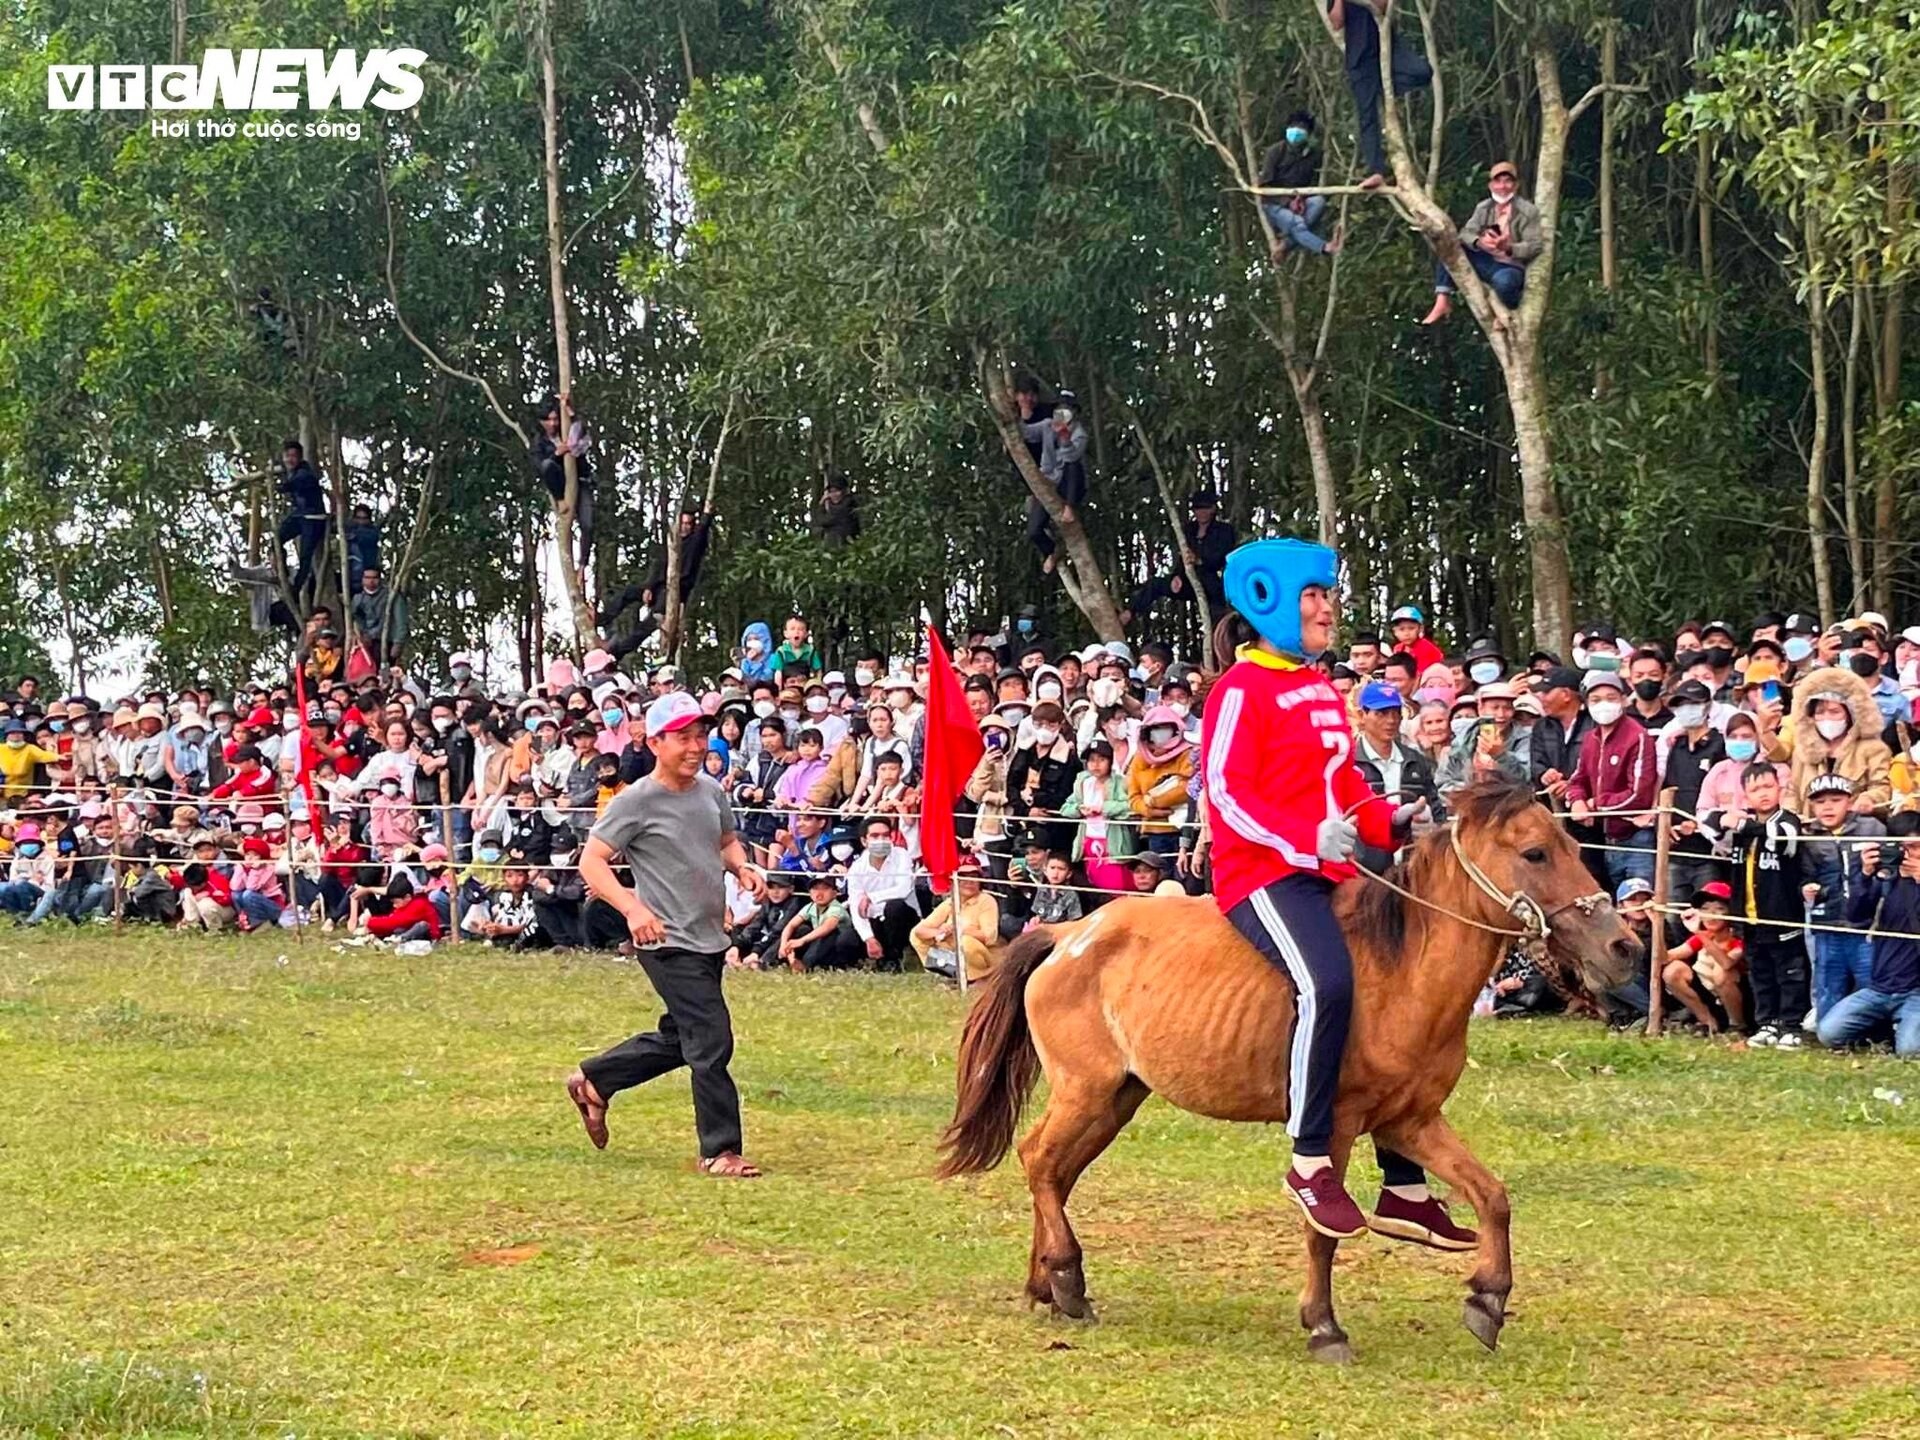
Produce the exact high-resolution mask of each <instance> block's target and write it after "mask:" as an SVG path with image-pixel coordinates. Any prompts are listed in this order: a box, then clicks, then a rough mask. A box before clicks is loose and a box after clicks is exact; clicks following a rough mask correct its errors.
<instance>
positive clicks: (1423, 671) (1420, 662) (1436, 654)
mask: <svg viewBox="0 0 1920 1440" xmlns="http://www.w3.org/2000/svg"><path fill="white" fill-rule="evenodd" d="M1393 653H1394V654H1396V655H1411V656H1413V663H1414V666H1415V669H1414V672H1413V678H1414V683H1415V684H1418V683H1419V682H1420V681H1421V680H1424V679H1425V678H1426V675H1427V667H1428V666H1430V665H1445V664H1446V663H1447V657H1446V656H1445V655H1444V654H1443V653H1442V652H1441V649H1440V647H1439V646H1438V645H1436V644H1434V643H1433V641H1431V640H1429V639H1428V638H1427V637H1426V636H1424V635H1422V636H1421V637H1420V638H1419V639H1417V640H1415V641H1414V642H1413V644H1411V645H1396V646H1394V647H1393Z"/></svg>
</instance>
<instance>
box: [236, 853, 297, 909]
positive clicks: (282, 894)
mask: <svg viewBox="0 0 1920 1440" xmlns="http://www.w3.org/2000/svg"><path fill="white" fill-rule="evenodd" d="M233 888H234V889H235V890H251V891H253V893H254V894H256V895H264V896H266V897H267V899H269V900H278V901H280V902H281V903H283V904H284V903H285V902H286V898H287V892H286V891H285V890H283V889H281V888H280V872H279V871H278V870H276V869H274V867H273V862H272V861H271V860H261V861H257V862H255V863H252V864H247V865H241V866H239V867H237V868H236V869H235V870H234V872H233Z"/></svg>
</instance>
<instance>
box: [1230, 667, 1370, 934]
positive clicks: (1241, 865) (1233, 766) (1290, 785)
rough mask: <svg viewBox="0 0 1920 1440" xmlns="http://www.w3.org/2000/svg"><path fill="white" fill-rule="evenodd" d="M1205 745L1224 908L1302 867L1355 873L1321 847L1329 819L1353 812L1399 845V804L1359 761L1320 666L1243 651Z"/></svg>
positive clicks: (1329, 873)
mask: <svg viewBox="0 0 1920 1440" xmlns="http://www.w3.org/2000/svg"><path fill="white" fill-rule="evenodd" d="M1200 753H1201V756H1202V757H1203V762H1204V765H1205V770H1206V784H1207V807H1208V812H1209V814H1210V815H1211V817H1212V826H1213V893H1214V899H1215V900H1216V901H1217V902H1218V903H1219V906H1220V908H1221V909H1222V910H1231V909H1232V908H1233V907H1234V906H1235V905H1238V904H1239V903H1240V902H1241V901H1242V900H1244V899H1246V898H1247V896H1249V895H1251V894H1252V893H1253V892H1254V891H1256V890H1259V889H1261V888H1263V887H1264V886H1267V885H1270V884H1272V883H1273V882H1274V881H1275V880H1279V879H1282V878H1283V877H1285V876H1288V875H1291V874H1294V873H1296V872H1305V873H1307V874H1312V875H1324V876H1326V878H1327V879H1329V880H1336V881H1337V880H1346V879H1349V878H1351V876H1352V875H1353V873H1354V867H1353V866H1352V865H1351V864H1350V863H1348V862H1345V861H1329V860H1322V859H1320V857H1319V855H1318V854H1317V853H1316V850H1317V847H1318V841H1319V829H1320V822H1321V821H1323V820H1327V819H1339V818H1340V817H1341V816H1343V815H1350V818H1351V819H1352V820H1353V822H1354V824H1356V825H1358V826H1359V827H1360V838H1361V839H1362V840H1364V841H1365V842H1366V843H1367V844H1369V845H1373V846H1377V847H1379V848H1380V849H1382V850H1391V849H1392V848H1393V824H1392V821H1393V805H1392V804H1391V803H1390V802H1389V801H1386V800H1383V799H1381V798H1380V797H1378V796H1376V795H1375V794H1374V793H1373V789H1372V787H1371V786H1369V785H1368V784H1367V782H1366V779H1365V777H1364V776H1362V775H1361V773H1360V771H1359V770H1358V769H1357V768H1355V766H1354V763H1353V731H1352V730H1351V729H1350V728H1349V727H1348V724H1347V707H1346V706H1345V704H1343V703H1342V702H1341V699H1340V695H1339V692H1338V691H1336V690H1335V689H1334V688H1333V686H1332V685H1330V684H1328V683H1327V680H1326V677H1325V676H1323V675H1321V673H1320V672H1319V671H1318V670H1310V669H1306V668H1304V667H1302V666H1299V665H1295V664H1293V663H1292V662H1291V661H1286V660H1282V659H1280V658H1279V657H1278V656H1274V655H1270V654H1268V653H1267V652H1265V651H1263V650H1252V649H1249V650H1244V651H1242V652H1241V658H1240V662H1239V663H1238V664H1237V665H1235V666H1234V667H1233V668H1232V669H1231V670H1229V671H1227V673H1226V674H1225V675H1223V676H1221V677H1220V680H1219V682H1218V683H1217V684H1216V685H1215V686H1214V687H1213V693H1212V694H1211V695H1209V696H1208V697H1207V713H1206V719H1205V721H1204V723H1203V725H1202V727H1201V738H1200Z"/></svg>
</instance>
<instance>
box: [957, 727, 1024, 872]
mask: <svg viewBox="0 0 1920 1440" xmlns="http://www.w3.org/2000/svg"><path fill="white" fill-rule="evenodd" d="M980 738H981V740H982V741H983V742H984V747H983V748H982V750H981V752H980V758H979V760H977V761H975V762H974V767H973V774H971V775H970V776H968V777H967V783H966V786H965V788H964V789H963V790H962V791H961V793H962V795H964V796H965V798H966V800H967V802H968V803H969V804H971V805H972V806H973V841H974V845H975V847H976V848H978V849H979V850H980V851H982V852H983V854H984V855H985V857H986V863H987V868H988V869H989V870H990V871H991V872H992V873H993V876H994V878H996V879H1000V878H1003V877H1004V876H1005V875H1006V873H1007V869H1006V867H1007V860H1008V858H1009V856H1010V854H1011V852H1012V848H1013V842H1012V839H1011V837H1010V836H1009V835H1008V833H1007V811H1008V804H1007V764H1008V762H1009V761H1010V760H1011V758H1012V751H1013V727H1012V726H1011V725H1009V724H1008V723H1007V721H1006V720H1005V719H1004V718H1003V717H1001V716H999V715H995V714H987V715H984V716H982V717H981V719H980Z"/></svg>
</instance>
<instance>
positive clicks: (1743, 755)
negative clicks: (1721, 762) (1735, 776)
mask: <svg viewBox="0 0 1920 1440" xmlns="http://www.w3.org/2000/svg"><path fill="white" fill-rule="evenodd" d="M1759 752H1760V743H1759V741H1757V740H1729V741H1727V758H1728V759H1729V760H1739V761H1741V762H1743V763H1744V762H1745V761H1748V760H1751V759H1753V757H1754V756H1755V755H1757V754H1759Z"/></svg>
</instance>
